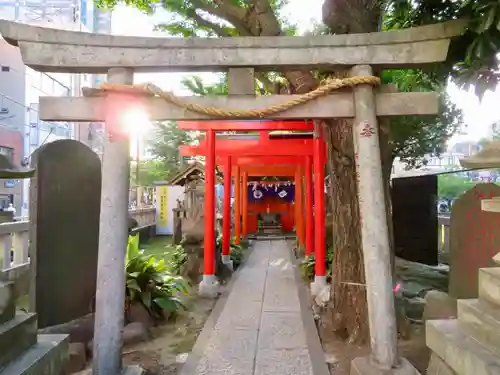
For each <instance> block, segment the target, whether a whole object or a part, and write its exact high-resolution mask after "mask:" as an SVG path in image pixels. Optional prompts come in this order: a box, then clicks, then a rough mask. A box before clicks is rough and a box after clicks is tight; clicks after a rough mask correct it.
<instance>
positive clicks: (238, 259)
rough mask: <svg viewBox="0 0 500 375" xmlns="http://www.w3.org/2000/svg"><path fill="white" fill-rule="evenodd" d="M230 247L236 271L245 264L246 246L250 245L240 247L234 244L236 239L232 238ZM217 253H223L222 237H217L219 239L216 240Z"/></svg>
mask: <svg viewBox="0 0 500 375" xmlns="http://www.w3.org/2000/svg"><path fill="white" fill-rule="evenodd" d="M240 242H243V241H240ZM229 246H230V247H231V252H230V254H229V256H230V258H231V260H232V261H233V269H235V270H236V269H237V268H238V267H239V266H240V265H241V263H242V262H243V258H244V257H245V250H246V246H248V243H244V244H239V245H238V244H236V243H235V242H234V238H231V242H230V243H229ZM215 251H219V252H222V235H219V236H217V239H216V240H215Z"/></svg>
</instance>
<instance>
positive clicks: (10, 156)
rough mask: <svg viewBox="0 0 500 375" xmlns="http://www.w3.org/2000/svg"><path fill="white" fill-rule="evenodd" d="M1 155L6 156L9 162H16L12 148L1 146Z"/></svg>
mask: <svg viewBox="0 0 500 375" xmlns="http://www.w3.org/2000/svg"><path fill="white" fill-rule="evenodd" d="M0 155H5V156H6V157H7V159H9V161H13V160H14V149H13V148H10V147H4V146H0Z"/></svg>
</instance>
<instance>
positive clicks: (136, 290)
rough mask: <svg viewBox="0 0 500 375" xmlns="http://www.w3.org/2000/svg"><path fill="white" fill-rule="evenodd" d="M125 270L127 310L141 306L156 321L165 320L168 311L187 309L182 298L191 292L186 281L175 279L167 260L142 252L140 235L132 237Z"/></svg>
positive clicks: (130, 237)
mask: <svg viewBox="0 0 500 375" xmlns="http://www.w3.org/2000/svg"><path fill="white" fill-rule="evenodd" d="M125 271H126V285H125V296H126V305H127V307H128V306H130V305H131V304H134V303H141V304H142V305H143V306H144V307H145V308H146V309H147V311H148V312H149V313H150V315H151V316H152V317H154V318H156V319H162V318H164V311H165V310H166V311H168V312H170V313H173V312H176V311H178V310H180V309H185V308H186V307H185V305H184V304H183V302H182V300H181V299H180V298H179V297H178V294H186V293H187V284H186V282H185V281H184V280H183V279H182V278H181V277H176V276H172V275H171V274H170V273H169V272H168V271H167V266H166V264H165V261H164V260H163V259H161V260H157V259H156V257H155V256H153V255H148V254H145V253H144V251H143V250H140V249H139V235H136V236H129V240H128V245H127V254H126V264H125Z"/></svg>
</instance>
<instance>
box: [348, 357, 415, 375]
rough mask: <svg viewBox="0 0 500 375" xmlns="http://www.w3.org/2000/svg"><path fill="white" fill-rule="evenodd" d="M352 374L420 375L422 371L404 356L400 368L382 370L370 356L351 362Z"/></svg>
mask: <svg viewBox="0 0 500 375" xmlns="http://www.w3.org/2000/svg"><path fill="white" fill-rule="evenodd" d="M350 375H420V373H419V372H418V370H417V369H416V368H415V367H413V366H412V364H411V363H410V362H408V361H407V360H406V359H404V358H401V360H400V366H399V367H398V368H394V369H391V370H381V369H378V368H377V365H376V364H374V363H373V362H372V360H371V358H370V357H358V358H354V359H353V360H352V362H351V372H350Z"/></svg>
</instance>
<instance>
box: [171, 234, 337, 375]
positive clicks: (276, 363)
mask: <svg viewBox="0 0 500 375" xmlns="http://www.w3.org/2000/svg"><path fill="white" fill-rule="evenodd" d="M266 245H267V246H266ZM255 251H261V252H263V254H264V255H263V256H258V255H257V254H255V253H254V252H255ZM283 261H284V262H283ZM250 265H253V267H249V266H250ZM264 267H265V269H264ZM280 267H281V268H282V269H280ZM241 277H247V278H248V281H247V282H248V286H249V288H248V289H247V290H244V291H238V293H239V294H234V295H231V293H232V291H233V287H234V285H235V283H236V282H237V281H238V280H239V279H241ZM291 282H293V284H294V285H295V288H293V287H292V283H291ZM274 285H277V288H278V287H279V286H281V288H282V289H281V290H279V291H278V290H275V289H274ZM228 286H229V287H228V291H227V292H226V293H225V294H223V295H222V296H221V297H220V298H219V301H218V302H217V303H216V305H215V307H214V309H213V311H212V313H211V314H210V317H209V318H208V320H207V322H206V323H205V326H204V328H203V330H202V332H201V334H200V335H199V337H198V339H197V341H196V343H195V346H194V347H193V351H192V353H191V354H190V355H189V357H188V360H187V362H186V364H185V365H184V367H183V368H182V370H181V375H195V374H206V375H219V374H225V375H229V374H238V375H240V374H241V375H252V374H256V375H260V374H266V375H267V374H275V373H276V374H278V373H279V374H293V375H329V371H328V367H327V365H326V363H325V359H324V353H323V349H322V347H321V343H320V340H319V337H318V334H317V330H316V326H315V324H314V320H313V317H312V312H311V309H310V300H309V298H308V294H307V292H306V290H305V287H304V285H303V283H302V281H301V279H300V275H299V272H298V267H297V261H296V259H295V256H294V255H293V252H292V249H291V246H290V245H289V244H288V243H287V242H286V241H272V242H271V241H259V242H256V243H255V245H254V246H253V249H252V251H251V252H250V256H249V259H248V262H246V263H245V264H244V265H243V267H241V268H240V269H239V270H238V271H237V272H236V273H235V274H234V276H233V279H232V280H231V282H230V284H229V285H228ZM289 286H290V287H289ZM238 287H239V288H241V287H242V286H241V285H239V286H238ZM242 292H243V293H242ZM256 293H257V294H256ZM258 293H260V295H259V294H258ZM240 297H241V298H242V300H241V303H244V304H245V306H248V308H247V309H244V310H243V311H244V312H248V314H245V315H246V316H239V317H234V316H233V315H231V314H230V311H229V310H228V311H226V312H225V311H224V308H225V307H226V306H229V305H227V302H228V300H229V299H230V303H231V304H233V307H232V308H234V307H235V306H236V307H237V306H239V303H240ZM252 297H253V298H252ZM293 299H295V300H296V302H295V303H293V301H292V300H293ZM290 301H292V303H290ZM241 312H242V311H241V310H240V314H241ZM241 315H243V314H241ZM221 316H222V318H223V319H220V318H221ZM255 318H259V319H258V320H257V319H255ZM299 325H300V326H301V328H302V327H303V329H304V331H305V332H304V331H302V329H295V327H297V326H299ZM212 335H213V336H214V337H213V338H212ZM297 371H298V372H297Z"/></svg>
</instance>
